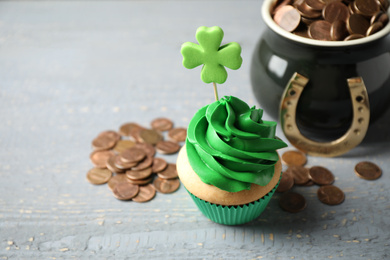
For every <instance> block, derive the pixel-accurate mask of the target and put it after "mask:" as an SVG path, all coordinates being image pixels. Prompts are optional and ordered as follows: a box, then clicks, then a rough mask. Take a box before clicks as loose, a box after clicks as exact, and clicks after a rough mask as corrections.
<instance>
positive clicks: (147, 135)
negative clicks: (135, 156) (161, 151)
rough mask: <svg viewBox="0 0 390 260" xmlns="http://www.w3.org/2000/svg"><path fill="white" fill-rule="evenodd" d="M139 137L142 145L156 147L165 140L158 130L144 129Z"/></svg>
mask: <svg viewBox="0 0 390 260" xmlns="http://www.w3.org/2000/svg"><path fill="white" fill-rule="evenodd" d="M139 136H140V138H141V142H142V143H147V144H151V145H156V144H157V143H158V142H160V141H161V140H163V136H162V135H161V134H160V133H159V132H158V131H156V130H153V129H143V130H141V131H140V133H139Z"/></svg>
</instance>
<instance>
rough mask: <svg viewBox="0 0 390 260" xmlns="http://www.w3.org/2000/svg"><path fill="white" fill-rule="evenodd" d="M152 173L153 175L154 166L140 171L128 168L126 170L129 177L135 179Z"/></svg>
mask: <svg viewBox="0 0 390 260" xmlns="http://www.w3.org/2000/svg"><path fill="white" fill-rule="evenodd" d="M150 175H152V167H149V168H146V169H143V170H139V171H137V170H127V171H126V176H127V178H129V179H130V180H134V181H137V180H142V179H146V178H149V177H150Z"/></svg>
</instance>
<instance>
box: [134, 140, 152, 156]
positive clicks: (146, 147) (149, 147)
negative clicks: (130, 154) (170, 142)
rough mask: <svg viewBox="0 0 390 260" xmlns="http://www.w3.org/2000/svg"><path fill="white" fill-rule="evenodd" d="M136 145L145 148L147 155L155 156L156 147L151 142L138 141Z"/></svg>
mask: <svg viewBox="0 0 390 260" xmlns="http://www.w3.org/2000/svg"><path fill="white" fill-rule="evenodd" d="M135 147H136V148H140V149H142V150H144V151H145V153H146V155H147V156H150V157H153V156H154V155H155V154H156V149H155V148H154V146H153V145H151V144H147V143H137V144H136V145H135Z"/></svg>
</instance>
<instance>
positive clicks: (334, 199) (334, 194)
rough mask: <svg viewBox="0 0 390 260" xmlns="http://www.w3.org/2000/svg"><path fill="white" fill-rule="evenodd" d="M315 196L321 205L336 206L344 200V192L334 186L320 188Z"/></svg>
mask: <svg viewBox="0 0 390 260" xmlns="http://www.w3.org/2000/svg"><path fill="white" fill-rule="evenodd" d="M317 196H318V199H319V200H320V201H321V202H322V203H325V204H328V205H338V204H340V203H342V202H343V201H344V198H345V195H344V192H343V191H342V190H340V189H339V188H338V187H336V186H334V185H325V186H321V187H320V188H319V189H318V191H317Z"/></svg>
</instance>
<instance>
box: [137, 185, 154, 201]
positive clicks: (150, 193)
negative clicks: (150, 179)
mask: <svg viewBox="0 0 390 260" xmlns="http://www.w3.org/2000/svg"><path fill="white" fill-rule="evenodd" d="M155 195H156V189H155V188H154V187H153V185H152V184H147V185H142V186H139V192H138V194H137V195H136V196H135V197H134V198H132V200H133V201H135V202H147V201H150V200H151V199H153V198H154V196H155Z"/></svg>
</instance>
